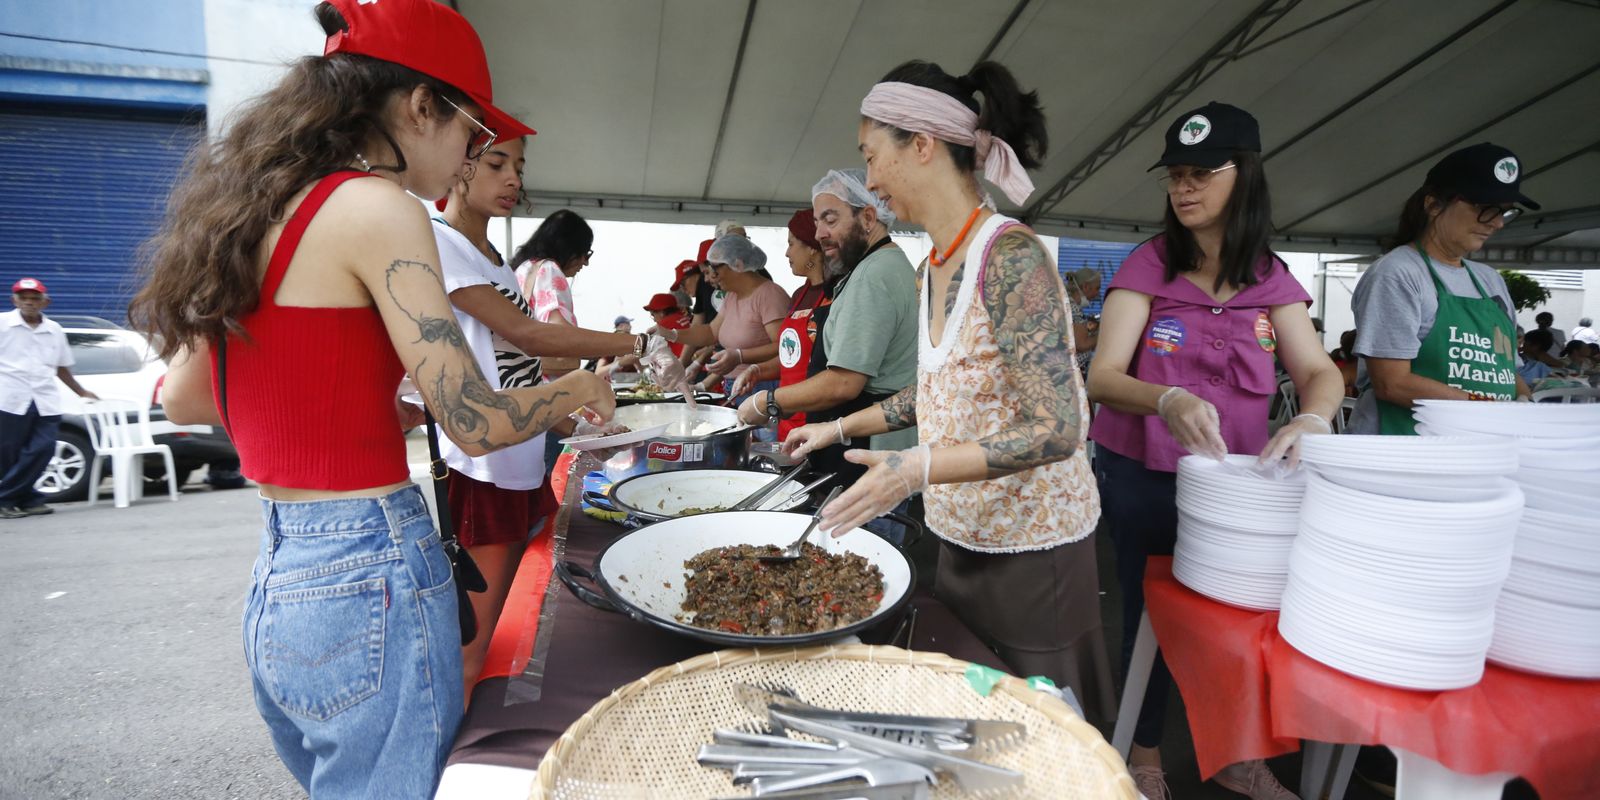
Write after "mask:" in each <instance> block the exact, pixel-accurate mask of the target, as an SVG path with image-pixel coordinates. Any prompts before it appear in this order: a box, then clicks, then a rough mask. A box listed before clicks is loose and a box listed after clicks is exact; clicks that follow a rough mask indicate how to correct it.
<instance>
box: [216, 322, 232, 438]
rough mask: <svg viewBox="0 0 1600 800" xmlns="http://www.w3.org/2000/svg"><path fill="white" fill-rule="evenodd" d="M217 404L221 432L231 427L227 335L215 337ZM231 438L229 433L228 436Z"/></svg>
mask: <svg viewBox="0 0 1600 800" xmlns="http://www.w3.org/2000/svg"><path fill="white" fill-rule="evenodd" d="M217 404H218V405H219V406H221V407H222V430H223V432H225V433H227V432H228V430H229V429H230V428H232V427H233V425H232V421H231V420H229V419H228V334H226V333H224V334H222V335H221V336H218V337H217ZM229 435H230V437H231V435H232V434H231V433H230V434H229Z"/></svg>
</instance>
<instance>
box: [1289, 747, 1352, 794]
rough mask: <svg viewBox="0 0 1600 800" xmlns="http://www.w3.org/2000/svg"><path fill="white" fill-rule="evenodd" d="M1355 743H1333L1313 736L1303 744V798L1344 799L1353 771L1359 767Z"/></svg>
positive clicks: (1301, 775)
mask: <svg viewBox="0 0 1600 800" xmlns="http://www.w3.org/2000/svg"><path fill="white" fill-rule="evenodd" d="M1360 750H1361V746H1360V745H1355V744H1331V743H1329V742H1314V741H1311V740H1310V739H1307V740H1305V741H1304V742H1302V743H1301V747H1300V797H1301V800H1322V798H1328V800H1343V798H1344V793H1345V790H1346V789H1347V788H1349V786H1350V773H1351V771H1352V770H1354V769H1355V767H1356V753H1357V752H1358V751H1360Z"/></svg>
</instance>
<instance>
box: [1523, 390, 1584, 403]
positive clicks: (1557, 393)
mask: <svg viewBox="0 0 1600 800" xmlns="http://www.w3.org/2000/svg"><path fill="white" fill-rule="evenodd" d="M1533 402H1535V403H1547V402H1548V403H1600V389H1589V388H1585V387H1582V386H1567V387H1562V388H1560V389H1542V390H1540V391H1537V392H1534V393H1533Z"/></svg>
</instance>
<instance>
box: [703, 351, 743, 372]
mask: <svg viewBox="0 0 1600 800" xmlns="http://www.w3.org/2000/svg"><path fill="white" fill-rule="evenodd" d="M743 363H744V351H743V350H741V349H739V348H736V347H735V348H729V349H727V350H718V351H717V352H716V354H715V355H713V356H711V363H710V367H711V371H712V372H715V373H718V374H721V375H726V374H728V373H730V372H732V371H734V370H735V369H738V367H739V365H740V364H743Z"/></svg>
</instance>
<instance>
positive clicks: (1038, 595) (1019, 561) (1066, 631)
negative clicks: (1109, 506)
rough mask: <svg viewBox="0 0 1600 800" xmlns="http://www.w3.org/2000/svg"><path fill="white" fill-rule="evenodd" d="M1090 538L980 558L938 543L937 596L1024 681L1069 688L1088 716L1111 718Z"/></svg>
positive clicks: (1110, 692) (1113, 702)
mask: <svg viewBox="0 0 1600 800" xmlns="http://www.w3.org/2000/svg"><path fill="white" fill-rule="evenodd" d="M1094 536H1095V535H1094V534H1090V535H1089V536H1087V537H1085V538H1083V539H1080V540H1078V541H1076V542H1073V543H1071V544H1064V545H1061V546H1059V547H1053V548H1050V549H1049V550H1032V551H1028V552H1022V553H980V552H977V551H974V550H968V549H966V548H964V547H960V546H957V545H953V544H950V543H949V542H947V541H943V540H940V542H939V544H940V548H939V567H938V570H937V571H936V573H935V577H934V587H933V591H934V595H935V596H937V597H938V598H939V600H940V601H941V602H943V603H944V604H945V605H947V606H949V607H950V608H951V609H952V610H954V611H955V613H956V615H957V616H958V617H960V618H961V621H962V622H964V623H966V625H967V627H969V628H971V629H972V631H973V633H976V634H977V635H978V637H979V638H981V639H982V640H983V641H984V644H987V645H988V646H989V647H990V649H992V650H994V651H995V653H996V654H997V655H999V656H1000V658H1001V659H1002V660H1004V661H1005V662H1006V664H1007V665H1009V666H1010V667H1011V668H1012V669H1013V670H1015V672H1016V674H1017V675H1018V676H1021V677H1029V676H1033V675H1043V676H1045V677H1047V678H1049V679H1050V680H1052V681H1055V683H1056V685H1057V686H1067V687H1071V689H1072V692H1073V694H1075V695H1077V697H1078V701H1079V702H1080V703H1082V704H1083V710H1084V715H1085V717H1087V718H1088V720H1089V722H1091V723H1094V724H1097V725H1108V724H1110V723H1111V721H1112V720H1113V719H1114V718H1115V715H1116V699H1115V698H1116V694H1115V686H1114V684H1113V683H1112V678H1111V662H1110V660H1109V659H1108V658H1107V657H1106V642H1105V636H1104V634H1103V633H1102V631H1101V625H1100V576H1099V573H1098V572H1097V570H1096V566H1095V549H1094Z"/></svg>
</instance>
